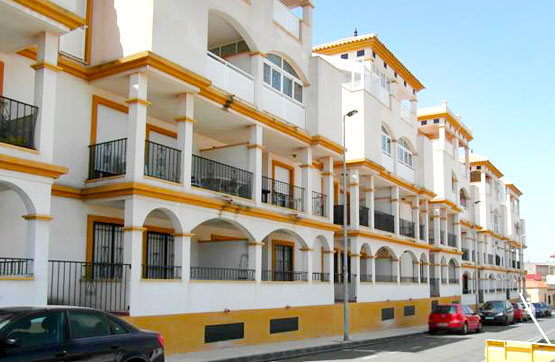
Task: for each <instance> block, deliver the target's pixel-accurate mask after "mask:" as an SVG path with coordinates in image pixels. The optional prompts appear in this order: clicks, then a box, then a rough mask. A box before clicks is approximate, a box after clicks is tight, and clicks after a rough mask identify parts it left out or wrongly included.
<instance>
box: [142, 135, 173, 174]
mask: <svg viewBox="0 0 555 362" xmlns="http://www.w3.org/2000/svg"><path fill="white" fill-rule="evenodd" d="M180 174H181V151H180V150H176V149H175V148H171V147H168V146H165V145H161V144H159V143H155V142H151V141H145V175H146V176H151V177H156V178H159V179H162V180H166V181H172V182H179V181H180Z"/></svg>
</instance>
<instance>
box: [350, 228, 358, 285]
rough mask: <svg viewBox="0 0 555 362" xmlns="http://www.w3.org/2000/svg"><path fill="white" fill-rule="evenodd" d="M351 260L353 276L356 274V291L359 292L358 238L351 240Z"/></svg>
mask: <svg viewBox="0 0 555 362" xmlns="http://www.w3.org/2000/svg"><path fill="white" fill-rule="evenodd" d="M350 244H351V245H350V246H349V249H350V258H351V270H350V272H351V275H353V274H356V277H355V285H356V289H355V290H359V288H360V254H359V250H360V249H359V248H360V245H359V242H358V238H356V237H355V238H351V239H350Z"/></svg>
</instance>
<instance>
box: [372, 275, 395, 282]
mask: <svg viewBox="0 0 555 362" xmlns="http://www.w3.org/2000/svg"><path fill="white" fill-rule="evenodd" d="M376 283H397V275H376Z"/></svg>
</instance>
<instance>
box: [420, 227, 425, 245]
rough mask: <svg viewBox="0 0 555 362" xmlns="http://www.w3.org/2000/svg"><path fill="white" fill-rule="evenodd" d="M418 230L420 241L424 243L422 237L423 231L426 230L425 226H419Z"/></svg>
mask: <svg viewBox="0 0 555 362" xmlns="http://www.w3.org/2000/svg"><path fill="white" fill-rule="evenodd" d="M419 228H420V240H421V241H426V240H425V239H424V235H425V230H426V225H419Z"/></svg>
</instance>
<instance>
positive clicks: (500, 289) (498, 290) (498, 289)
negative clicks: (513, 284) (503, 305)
mask: <svg viewBox="0 0 555 362" xmlns="http://www.w3.org/2000/svg"><path fill="white" fill-rule="evenodd" d="M495 291H496V292H497V293H500V292H502V291H503V288H496V289H495Z"/></svg>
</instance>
